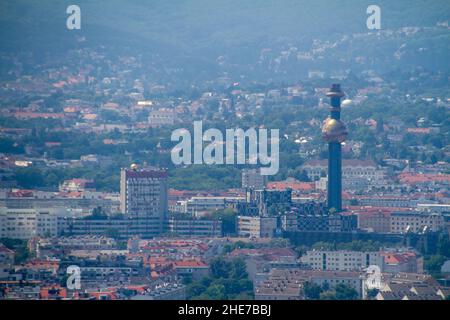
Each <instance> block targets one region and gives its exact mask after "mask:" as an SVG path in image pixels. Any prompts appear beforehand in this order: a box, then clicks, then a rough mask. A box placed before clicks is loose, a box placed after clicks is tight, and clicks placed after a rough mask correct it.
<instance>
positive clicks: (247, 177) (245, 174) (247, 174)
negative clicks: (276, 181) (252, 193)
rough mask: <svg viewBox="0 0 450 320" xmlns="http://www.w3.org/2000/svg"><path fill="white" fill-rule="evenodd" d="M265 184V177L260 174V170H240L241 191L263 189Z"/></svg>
mask: <svg viewBox="0 0 450 320" xmlns="http://www.w3.org/2000/svg"><path fill="white" fill-rule="evenodd" d="M266 183H267V176H263V175H262V174H261V169H260V168H258V169H243V170H242V188H243V189H254V190H261V189H264V188H265V186H266Z"/></svg>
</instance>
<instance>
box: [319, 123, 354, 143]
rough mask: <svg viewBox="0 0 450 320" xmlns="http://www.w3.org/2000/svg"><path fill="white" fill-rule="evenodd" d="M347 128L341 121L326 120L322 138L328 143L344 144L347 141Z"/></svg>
mask: <svg viewBox="0 0 450 320" xmlns="http://www.w3.org/2000/svg"><path fill="white" fill-rule="evenodd" d="M347 135H348V131H347V127H346V126H345V124H344V123H343V122H342V121H341V120H336V119H331V118H328V119H325V121H324V124H323V127H322V136H323V138H324V139H325V141H327V142H344V141H345V140H346V139H347Z"/></svg>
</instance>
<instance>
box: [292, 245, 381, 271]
mask: <svg viewBox="0 0 450 320" xmlns="http://www.w3.org/2000/svg"><path fill="white" fill-rule="evenodd" d="M300 262H301V263H304V264H306V265H308V266H310V267H311V268H312V269H314V270H328V271H362V270H363V269H365V268H367V267H369V266H371V265H377V266H379V267H380V269H381V268H382V266H383V258H382V256H381V255H380V253H379V252H378V251H371V252H362V251H350V250H336V251H330V250H309V251H307V252H306V253H305V254H304V255H303V256H301V258H300Z"/></svg>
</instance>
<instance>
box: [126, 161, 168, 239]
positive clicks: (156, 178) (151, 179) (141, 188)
mask: <svg viewBox="0 0 450 320" xmlns="http://www.w3.org/2000/svg"><path fill="white" fill-rule="evenodd" d="M167 207H168V202H167V171H165V170H162V169H156V168H143V169H139V168H138V167H137V165H135V164H133V165H132V166H131V168H130V169H128V168H124V169H122V170H121V175H120V209H121V212H122V213H123V214H125V215H127V216H131V217H137V218H145V221H146V222H147V223H150V225H149V228H152V229H155V233H162V231H163V227H164V226H163V224H164V221H165V220H166V216H167V211H168V208H167Z"/></svg>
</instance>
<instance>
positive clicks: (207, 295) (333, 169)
mask: <svg viewBox="0 0 450 320" xmlns="http://www.w3.org/2000/svg"><path fill="white" fill-rule="evenodd" d="M5 8H6V6H5ZM82 8H83V7H82ZM363 11H364V10H363ZM5 12H8V13H9V11H5ZM63 12H64V10H63ZM177 17H178V16H177ZM180 17H182V15H180ZM439 18H440V17H439ZM5 19H6V18H3V17H2V19H0V22H1V23H2V24H3V23H5V24H6V23H10V22H8V21H9V20H8V21H7V20H5ZM155 19H157V18H155ZM180 19H182V18H180ZM424 19H425V18H424ZM426 19H429V17H428V16H427V17H426ZM427 21H428V20H427ZM429 21H432V23H425V22H424V23H422V22H421V23H419V22H418V23H417V25H411V24H407V25H392V26H390V27H387V28H383V29H382V30H376V31H370V32H368V30H363V31H354V32H353V31H352V32H347V33H342V34H336V35H330V36H326V37H318V36H315V35H314V34H312V35H311V38H310V39H309V38H308V41H306V40H305V39H303V38H302V39H301V40H299V39H297V40H295V39H296V38H295V37H294V38H289V37H286V38H276V41H275V40H274V39H272V38H270V37H269V36H270V31H267V32H268V35H267V37H268V38H267V39H266V40H264V41H263V40H261V41H260V42H258V45H257V46H254V47H253V46H252V47H251V48H252V50H253V49H254V52H253V51H252V52H253V54H250V53H248V52H247V51H246V50H243V52H242V56H240V55H238V54H237V53H236V52H235V51H226V50H223V52H216V51H218V50H221V48H222V47H221V45H222V44H221V45H219V44H217V47H215V45H216V42H214V41H213V40H211V42H212V43H213V44H211V48H203V47H202V50H205V56H204V57H203V56H201V55H198V54H197V53H196V51H194V49H195V48H188V49H186V50H187V51H186V52H189V53H191V55H193V56H195V59H193V58H192V60H190V58H188V57H187V56H188V53H186V56H184V55H183V54H181V53H179V52H177V53H176V54H177V55H175V53H174V52H172V51H177V50H169V49H168V48H171V47H170V46H169V45H168V44H167V46H168V47H167V48H166V47H164V48H165V49H164V50H168V51H171V52H170V54H169V53H167V54H165V51H164V50H163V49H161V51H160V52H158V50H153V49H152V48H153V43H150V44H148V45H149V46H150V47H149V49H148V51H147V47H145V50H144V47H141V45H143V44H142V42H145V40H146V39H145V38H142V39H141V38H139V40H136V43H134V42H131V40H129V41H130V42H129V43H128V42H120V43H117V44H116V43H115V41H116V40H115V39H116V38H106V39H105V40H104V42H99V41H98V37H99V36H98V35H96V34H94V33H92V34H91V33H89V32H92V31H91V30H90V29H89V28H88V30H87V31H86V32H85V33H83V32H84V31H83V29H81V30H77V31H75V33H72V34H70V37H69V36H68V38H67V39H66V40H64V43H65V41H67V42H70V43H71V45H70V46H68V47H67V48H65V47H64V45H62V44H61V47H59V46H55V48H56V49H54V51H51V49H48V51H47V50H40V49H39V50H37V49H36V48H40V45H42V44H40V43H37V40H36V43H31V44H30V47H27V46H26V45H25V46H24V45H23V44H22V45H20V44H17V46H18V47H20V50H19V51H17V50H13V49H11V47H9V46H13V45H11V44H10V45H8V46H6V45H5V47H4V48H0V299H5V300H22V299H27V300H28V299H30V300H31V299H41V300H119V299H129V300H448V299H450V239H449V234H450V188H449V187H450V164H449V163H450V148H449V146H450V134H449V132H450V117H449V110H450V91H449V88H450V65H449V63H448V62H449V61H448V45H449V43H450V41H449V40H450V39H449V37H450V27H449V25H448V20H446V21H442V20H438V21H435V20H433V19H431V18H430V19H429ZM171 23H173V22H171ZM132 27H133V28H138V25H133V26H130V28H132ZM105 28H106V27H105ZM117 28H118V29H117V30H119V29H120V28H121V24H120V23H119V24H118V27H117ZM161 28H162V27H161ZM136 30H138V29H136ZM64 31H65V32H69V33H70V32H72V31H67V30H64ZM230 32H231V31H230ZM199 33H200V32H199ZM227 35H228V34H227ZM185 36H186V37H187V38H189V37H190V36H191V35H190V34H186V35H185ZM213 36H214V37H215V36H217V35H216V34H213V35H211V36H210V37H213ZM220 36H221V35H220ZM228 36H229V37H230V39H231V38H233V37H232V36H231V35H228ZM309 36H310V35H308V37H309ZM9 37H11V38H14V34H11V35H10V36H9ZM9 37H8V41H9ZM49 37H50V36H49ZM111 37H112V36H111ZM174 37H175V36H174ZM199 37H200V38H201V39H203V37H206V35H203V33H200V34H199ZM305 37H306V36H305ZM124 38H127V37H124ZM167 38H168V39H167V41H169V40H171V39H172V38H170V37H169V36H168V37H167ZM93 39H95V40H93ZM208 39H209V38H208ZM227 39H228V38H227ZM258 39H259V38H258ZM264 39H265V38H264ZM426 39H428V40H429V42H427V41H428V40H426ZM16 40H17V41H25V40H24V39H14V41H16ZM47 40H48V39H47ZM172 40H173V39H172ZM11 41H12V40H11ZM30 41H31V40H30ZM48 41H49V42H51V40H48ZM123 41H125V40H123ZM127 41H128V39H127ZM204 41H206V40H204ZM230 41H231V40H230ZM236 41H238V40H236ZM296 41H297V42H296ZM373 41H375V42H376V44H374V42H373ZM8 43H9V42H8ZM11 43H12V42H11ZM305 43H306V44H305ZM406 43H407V44H408V45H406ZM410 43H412V44H411V45H410ZM121 44H123V45H121ZM185 45H186V44H185ZM377 45H378V46H379V48H377ZM204 46H205V47H206V46H207V45H206V44H205V45H204ZM63 47H64V48H63ZM193 47H194V45H193ZM367 48H369V49H367ZM365 49H367V50H369V51H368V52H366V51H365ZM189 50H192V51H189ZM199 50H200V49H199ZM248 50H249V52H250V49H248ZM370 50H372V51H370ZM373 50H375V51H376V52H378V51H377V50H380V51H383V52H384V53H385V55H371V54H373V52H374V51H373ZM430 51H431V52H435V53H436V56H433V55H431V58H430V55H429V52H430ZM211 57H212V58H211ZM442 57H444V58H442ZM336 61H339V63H336ZM421 61H424V62H423V63H422V62H421ZM394 64H395V65H396V66H397V67H395V68H394V67H393V65H394ZM341 119H342V120H341ZM199 121H201V123H202V124H203V130H204V131H206V130H208V129H211V130H217V131H219V132H223V133H225V132H226V130H228V129H237V128H242V130H243V132H245V133H246V134H247V137H246V138H248V140H246V138H245V137H244V138H243V140H242V141H243V142H244V146H243V150H245V151H247V149H251V141H252V140H251V139H252V136H251V134H250V133H251V131H250V130H252V129H258V130H262V129H269V130H279V168H278V171H277V173H276V174H274V175H265V174H263V172H262V168H263V166H262V165H261V164H260V163H254V162H252V159H245V161H243V162H239V161H237V162H236V163H233V164H231V165H230V164H228V162H227V163H225V164H209V163H207V162H206V161H205V162H195V161H194V162H193V164H187V163H182V164H176V163H174V161H172V159H173V153H174V150H175V149H174V147H175V146H176V145H177V143H179V141H178V140H177V141H175V140H174V139H173V138H172V133H173V132H174V131H175V130H178V129H184V130H186V131H187V132H192V133H193V134H195V129H194V122H199ZM255 132H256V131H255ZM258 132H260V131H258ZM272 138H273V137H272ZM269 140H270V139H269ZM207 141H211V140H207V139H205V138H204V136H203V138H201V139H200V142H199V144H200V146H199V147H200V148H202V147H205V146H206V145H207V143H206V142H207ZM233 141H234V137H233ZM246 141H250V142H248V144H247V146H246V144H245V143H246ZM227 143H228V142H223V141H222V142H218V143H217V144H219V145H221V146H223V147H224V148H225V144H227ZM217 144H215V145H217ZM249 145H250V146H249ZM197 147H198V146H193V147H192V149H193V150H194V149H195V148H197ZM260 147H261V146H260ZM260 147H259V148H260ZM232 148H233V149H232V155H231V156H232V158H233V161H234V152H235V150H234V144H233V147H232ZM237 148H239V147H237ZM189 149H190V147H189ZM215 150H216V151H215V152H217V150H221V149H215ZM226 150H228V149H226ZM273 152H274V150H272V156H273V155H274V153H273ZM189 153H190V150H189ZM194 153H195V150H194V151H193V154H194ZM244 153H245V152H244ZM215 155H217V154H215ZM227 156H228V155H227ZM227 159H228V158H227Z"/></svg>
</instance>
